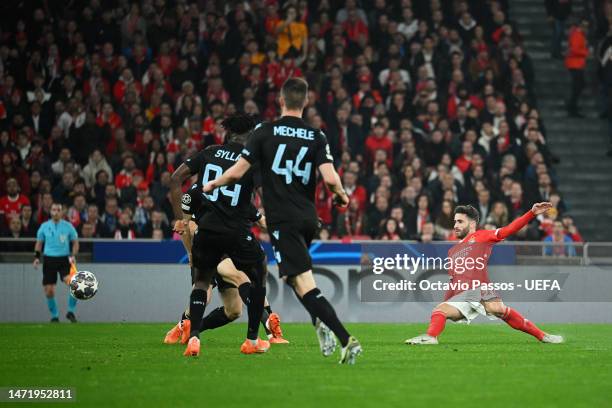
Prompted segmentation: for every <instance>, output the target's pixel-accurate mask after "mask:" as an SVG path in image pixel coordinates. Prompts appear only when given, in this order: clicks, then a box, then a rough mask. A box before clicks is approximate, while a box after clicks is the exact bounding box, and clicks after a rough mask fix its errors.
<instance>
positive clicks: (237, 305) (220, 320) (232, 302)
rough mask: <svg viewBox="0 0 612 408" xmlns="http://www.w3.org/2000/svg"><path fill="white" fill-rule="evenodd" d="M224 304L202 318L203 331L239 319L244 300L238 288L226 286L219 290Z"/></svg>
mask: <svg viewBox="0 0 612 408" xmlns="http://www.w3.org/2000/svg"><path fill="white" fill-rule="evenodd" d="M219 296H220V297H221V301H222V302H223V306H221V307H218V308H216V309H214V310H213V311H211V312H210V313H209V314H207V315H206V316H205V317H204V319H203V320H202V327H201V331H205V330H213V329H217V328H219V327H222V326H225V325H226V324H229V323H231V322H233V321H234V320H236V319H238V318H239V317H240V315H241V314H242V300H241V299H240V295H239V294H238V289H236V288H225V289H223V290H220V291H219Z"/></svg>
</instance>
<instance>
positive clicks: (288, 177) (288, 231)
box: [204, 78, 362, 364]
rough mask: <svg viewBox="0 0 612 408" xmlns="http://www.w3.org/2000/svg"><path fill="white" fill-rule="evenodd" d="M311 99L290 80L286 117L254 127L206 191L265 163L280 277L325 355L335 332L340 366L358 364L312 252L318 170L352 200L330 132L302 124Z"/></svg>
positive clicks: (342, 198) (355, 347)
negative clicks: (237, 154) (316, 275)
mask: <svg viewBox="0 0 612 408" xmlns="http://www.w3.org/2000/svg"><path fill="white" fill-rule="evenodd" d="M307 100H308V84H307V83H306V81H304V80H303V79H301V78H289V79H288V80H287V81H285V83H284V84H283V86H282V88H281V92H280V97H279V103H280V106H281V118H280V119H278V120H276V121H273V122H264V123H260V124H259V125H258V126H257V127H255V129H254V130H253V132H252V133H251V135H250V137H249V140H248V141H247V144H246V147H245V148H244V149H243V150H242V154H241V157H240V159H238V161H237V162H236V163H235V164H234V165H233V166H232V167H230V168H229V169H228V170H226V171H225V172H224V173H223V175H222V176H221V177H219V178H218V179H216V180H213V181H209V182H208V183H207V184H206V185H205V186H204V192H205V193H207V192H210V191H212V190H214V189H215V188H218V187H222V186H225V185H227V184H232V183H235V182H236V181H238V180H240V178H241V177H242V176H243V175H244V174H245V173H247V171H248V170H249V168H250V167H251V165H255V164H259V165H260V170H261V179H262V189H263V204H264V209H265V213H266V219H267V224H268V231H270V239H271V241H272V245H273V248H274V255H275V257H276V261H277V263H278V268H279V273H280V276H281V277H282V278H283V280H285V282H287V283H288V284H289V285H290V286H291V287H292V288H293V290H294V292H295V294H296V295H297V297H298V299H299V300H300V302H301V303H302V305H304V308H306V310H307V311H308V313H310V316H311V319H312V322H313V324H314V325H315V327H316V331H317V335H318V337H319V344H320V346H321V352H322V353H323V355H324V356H329V355H331V354H332V353H333V352H334V350H335V348H336V339H335V337H334V334H335V335H336V336H337V337H338V339H339V340H340V343H341V344H342V350H341V353H340V363H342V364H354V363H355V359H356V357H357V356H358V355H359V354H361V352H362V349H361V345H360V344H359V342H358V341H357V339H355V338H354V337H353V336H351V335H350V334H349V333H348V331H347V330H346V329H345V327H344V325H343V324H342V323H341V322H340V319H338V316H337V315H336V311H335V310H334V308H333V306H332V305H331V304H330V303H329V302H328V301H327V299H326V298H325V296H323V294H322V293H321V291H320V290H319V289H318V288H317V285H316V283H315V280H314V277H313V274H312V259H311V257H310V253H309V252H308V247H309V246H310V243H311V241H312V239H313V238H314V236H315V233H316V230H317V220H318V218H317V212H316V208H315V204H314V195H315V187H316V184H317V172H316V171H317V168H318V169H319V172H320V173H321V176H322V177H323V180H324V182H325V184H326V185H327V187H328V188H329V189H330V190H331V192H332V193H333V194H334V201H335V203H336V204H337V205H340V206H342V207H346V206H347V205H348V202H349V198H348V196H347V194H346V192H345V191H344V188H343V187H342V182H341V181H340V177H339V176H338V173H337V172H336V169H335V168H334V165H333V157H332V155H331V153H330V151H329V145H328V143H327V138H326V137H325V134H324V133H323V132H322V131H321V130H319V129H314V128H311V127H309V126H308V125H306V123H304V121H303V120H302V113H303V111H304V106H306V103H307ZM330 329H331V332H333V334H332V333H331V332H330Z"/></svg>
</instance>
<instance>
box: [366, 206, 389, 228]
mask: <svg viewBox="0 0 612 408" xmlns="http://www.w3.org/2000/svg"><path fill="white" fill-rule="evenodd" d="M388 215H389V200H388V199H387V198H386V197H384V196H377V197H376V199H375V205H374V208H373V209H371V210H370V212H369V213H368V214H367V217H368V219H367V224H366V229H365V232H366V234H367V235H369V236H371V237H376V236H378V232H379V231H380V228H381V225H382V223H383V221H384V220H385V219H386V218H387V216H388Z"/></svg>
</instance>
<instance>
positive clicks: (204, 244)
mask: <svg viewBox="0 0 612 408" xmlns="http://www.w3.org/2000/svg"><path fill="white" fill-rule="evenodd" d="M226 257H227V258H230V259H231V260H232V262H233V263H234V265H235V266H236V268H237V269H238V270H240V271H244V272H245V273H247V274H248V271H251V270H252V269H254V266H255V265H258V264H261V263H262V262H263V260H264V258H265V254H264V251H263V249H262V248H261V245H259V242H258V241H257V239H255V237H254V236H253V233H252V232H251V231H250V230H246V231H232V232H226V233H220V232H216V231H208V230H202V229H198V231H197V232H196V234H195V236H194V237H193V246H192V249H191V259H192V263H193V266H194V267H196V268H198V269H200V270H202V271H211V272H212V273H214V274H216V272H217V265H219V263H220V262H221V261H222V260H223V259H225V258H226ZM219 280H222V279H219ZM219 286H221V285H219Z"/></svg>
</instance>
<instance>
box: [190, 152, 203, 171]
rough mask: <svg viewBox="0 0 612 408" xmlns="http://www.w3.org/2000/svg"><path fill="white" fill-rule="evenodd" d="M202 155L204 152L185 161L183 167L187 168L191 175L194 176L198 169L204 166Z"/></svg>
mask: <svg viewBox="0 0 612 408" xmlns="http://www.w3.org/2000/svg"><path fill="white" fill-rule="evenodd" d="M204 155H205V153H204V150H201V151H199V152H198V153H196V154H194V155H193V156H191V157H190V158H188V159H187V160H185V165H186V166H187V167H189V170H191V174H196V173H197V172H199V171H200V169H201V168H202V166H203V165H204V160H205V158H204V157H205V156H204Z"/></svg>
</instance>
